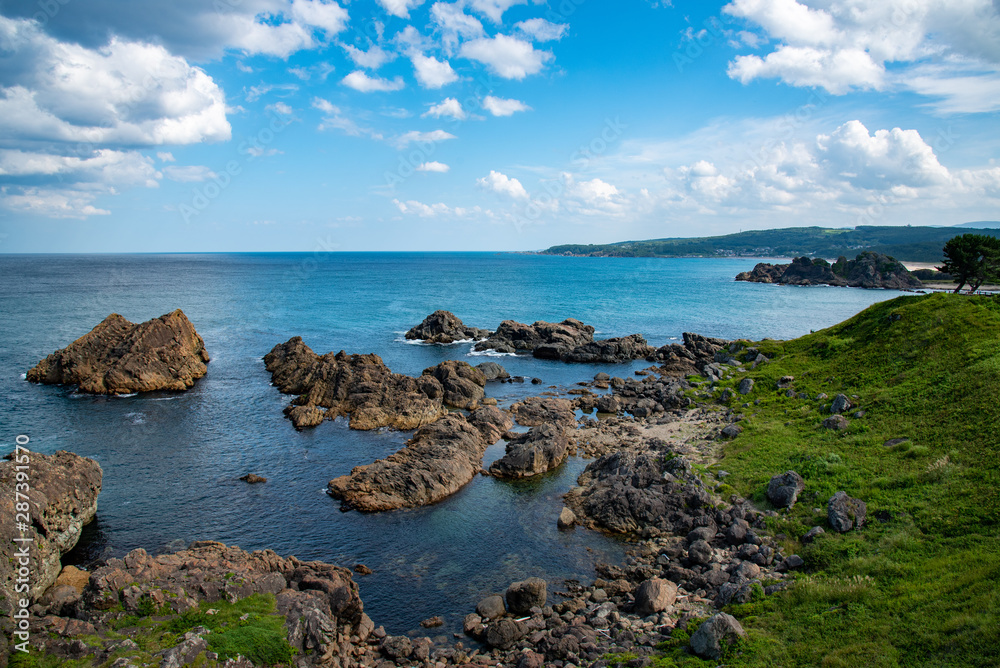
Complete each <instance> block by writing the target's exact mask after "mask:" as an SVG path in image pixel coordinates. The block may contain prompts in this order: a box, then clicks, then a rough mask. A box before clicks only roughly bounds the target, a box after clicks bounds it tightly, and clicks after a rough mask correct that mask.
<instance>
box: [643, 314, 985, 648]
mask: <svg viewBox="0 0 1000 668" xmlns="http://www.w3.org/2000/svg"><path fill="white" fill-rule="evenodd" d="M761 348H762V349H763V350H765V351H767V352H770V353H774V354H776V358H775V359H774V360H773V361H772V362H771V363H769V364H766V365H763V366H761V367H758V368H757V369H756V370H754V371H750V372H749V373H748V374H747V375H748V376H749V377H752V378H754V379H755V380H756V387H755V389H754V391H753V393H752V394H751V395H749V398H751V399H752V398H759V399H761V404H760V405H759V406H754V405H753V404H752V403H751V406H750V407H749V408H742V409H740V410H742V411H743V412H744V414H745V415H746V416H747V419H746V420H745V421H744V422H743V424H744V426H745V431H744V432H743V434H742V435H741V436H740V437H738V438H737V439H736V440H735V441H733V442H732V443H731V444H730V445H729V446H728V448H727V450H726V453H725V456H724V459H723V461H721V462H720V463H719V465H718V466H719V468H722V469H725V470H727V471H729V472H730V473H731V474H732V475H731V477H730V478H729V480H730V481H731V482H730V484H732V485H733V486H734V487H735V488H736V490H737V491H738V492H739V493H741V494H743V495H745V496H747V497H748V498H752V499H754V500H755V501H757V502H759V503H760V505H761V506H763V507H769V506H768V504H767V501H766V500H765V496H764V489H765V487H766V485H767V481H768V480H769V478H770V476H772V475H774V474H777V473H781V472H783V471H786V470H788V469H794V470H796V471H798V472H799V473H800V474H801V475H803V477H804V478H805V481H806V490H805V492H804V493H803V495H802V496H801V497H800V499H799V503H798V504H797V505H796V506H795V508H794V509H792V511H791V512H789V513H787V514H784V513H782V515H781V516H780V517H779V518H778V519H775V520H773V521H772V524H773V525H772V526H771V530H772V531H773V532H774V534H777V533H779V532H780V533H784V534H786V535H787V536H788V540H787V542H786V549H787V550H788V551H789V552H795V553H798V554H800V555H801V556H802V557H803V558H804V559H805V560H806V572H805V574H803V575H801V576H799V580H798V582H797V586H796V587H794V588H793V590H792V591H790V592H786V593H783V594H779V595H776V596H773V597H769V598H767V599H764V600H762V601H757V602H754V603H750V604H746V605H743V606H736V607H734V608H733V610H732V612H733V614H735V615H736V616H737V617H740V618H742V622H743V624H744V626H745V627H746V629H747V630H748V632H749V634H750V641H749V642H748V643H747V644H746V645H745V646H744V647H742V648H741V649H740V651H739V652H738V653H737V654H738V655H734V656H731V657H729V658H728V659H727V661H726V662H725V664H726V665H727V666H956V667H958V666H998V665H1000V494H998V487H1000V462H998V456H1000V433H998V427H1000V300H998V299H991V298H988V297H964V296H958V295H950V294H933V295H927V296H921V297H901V298H898V299H894V300H891V301H887V302H883V303H881V304H876V305H875V306H872V307H870V308H868V309H867V310H865V311H863V312H862V313H860V314H858V315H857V316H855V317H854V318H852V319H850V320H848V321H846V322H844V323H841V324H839V325H836V326H834V327H831V328H829V329H826V330H822V331H820V332H817V333H815V334H811V335H809V336H805V337H802V338H800V339H796V340H793V341H788V342H773V341H765V342H762V344H761ZM783 375H793V376H795V389H796V390H797V391H798V392H806V393H808V394H809V396H810V399H807V400H803V399H798V398H787V397H785V396H784V395H783V394H782V393H779V392H778V391H777V390H776V389H774V388H775V386H776V381H777V379H778V378H780V377H781V376H783ZM736 382H738V379H737V381H736ZM820 392H825V393H826V394H828V395H829V396H830V399H827V400H826V402H823V401H817V400H815V399H812V397H815V396H816V395H817V394H818V393H820ZM838 392H843V393H845V394H847V395H848V396H850V395H858V397H859V400H857V401H856V402H855V403H857V404H859V406H858V408H860V409H861V410H864V411H865V413H866V415H865V416H864V417H863V418H853V417H852V418H851V425H850V427H849V428H848V429H847V430H846V431H844V432H833V431H829V430H826V429H823V428H822V427H820V426H819V425H820V422H821V421H822V419H823V418H824V417H826V415H825V414H824V413H822V412H820V407H821V404H823V403H829V401H831V400H832V398H833V396H834V395H835V394H836V393H838ZM740 401H745V398H742V397H739V398H738V399H733V404H734V405H735V406H737V407H738V406H740V405H741V404H740V403H739V402H740ZM854 411H855V409H852V410H851V411H850V414H853V413H854ZM899 437H908V438H909V439H910V440H909V441H908V442H907V443H904V444H902V445H897V446H895V447H890V448H886V447H884V446H883V443H884V442H885V441H886V440H888V439H892V438H899ZM841 489H842V490H846V491H847V492H848V494H850V495H851V496H855V497H858V498H860V499H862V500H864V501H866V502H867V504H868V517H869V521H868V526H866V527H865V528H864V529H862V530H861V531H859V532H850V533H847V534H843V535H840V534H835V533H833V532H832V531H831V530H830V529H829V527H828V526H827V525H826V501H827V499H829V497H830V496H831V495H832V494H833V493H834V492H836V491H837V490H841ZM815 509H821V512H818V513H817V512H815ZM816 525H822V526H824V527H825V528H826V529H827V533H826V534H825V535H823V536H820V538H819V539H818V540H817V541H816V542H815V543H813V544H811V545H801V544H799V543H798V541H797V539H798V538H799V537H800V536H801V535H802V534H804V533H805V532H806V531H808V530H809V528H810V527H812V526H816ZM673 661H677V662H678V663H680V664H682V665H708V663H703V662H700V661H698V660H697V659H693V658H691V657H688V656H686V655H684V654H683V653H682V652H680V651H679V650H673V651H672V652H670V653H669V654H668V656H667V657H664V659H663V660H662V665H670V664H671V663H672V662H673ZM712 665H715V664H712Z"/></svg>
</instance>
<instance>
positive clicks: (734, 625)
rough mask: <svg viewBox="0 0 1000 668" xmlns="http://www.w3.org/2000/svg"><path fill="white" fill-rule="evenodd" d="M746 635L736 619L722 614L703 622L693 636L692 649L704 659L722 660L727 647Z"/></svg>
mask: <svg viewBox="0 0 1000 668" xmlns="http://www.w3.org/2000/svg"><path fill="white" fill-rule="evenodd" d="M746 635H747V632H746V631H744V630H743V626H741V625H740V623H739V622H738V621H736V618H735V617H733V616H732V615H727V614H726V613H724V612H720V613H718V614H716V615H713V616H712V617H710V618H709V619H708V620H707V621H705V622H703V623H702V625H701V626H699V627H698V630H697V631H695V632H694V633H693V634H692V635H691V649H692V651H694V653H695V654H697V655H698V656H700V657H702V658H705V659H713V660H717V659H720V658H722V655H723V654H724V653H725V650H726V648H727V647H729V646H731V645H733V644H734V643H736V642H737V641H739V640H740V639H741V638H746Z"/></svg>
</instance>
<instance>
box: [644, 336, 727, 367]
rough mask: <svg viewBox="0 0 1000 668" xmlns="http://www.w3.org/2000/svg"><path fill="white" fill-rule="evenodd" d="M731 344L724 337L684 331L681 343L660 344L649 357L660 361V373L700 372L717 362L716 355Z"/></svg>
mask: <svg viewBox="0 0 1000 668" xmlns="http://www.w3.org/2000/svg"><path fill="white" fill-rule="evenodd" d="M731 345H732V344H731V342H730V341H726V340H724V339H716V338H712V337H708V336H702V335H701V334H693V333H691V332H684V334H683V343H681V344H678V343H671V344H668V345H665V346H661V347H660V348H657V349H656V352H655V353H654V354H653V355H652V356H651V357H650V359H651V360H653V361H656V362H662V366H661V368H660V371H661V373H664V374H667V375H670V376H687V375H691V374H702V373H704V372H705V369H706V367H708V366H710V365H712V364H713V363H717V360H716V359H715V358H716V356H717V355H718V354H719V353H723V352H724V351H726V350H727V348H728V347H730V346H731Z"/></svg>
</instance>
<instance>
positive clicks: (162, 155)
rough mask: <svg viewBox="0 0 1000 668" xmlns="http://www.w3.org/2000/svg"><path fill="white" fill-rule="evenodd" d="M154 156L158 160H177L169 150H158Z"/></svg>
mask: <svg viewBox="0 0 1000 668" xmlns="http://www.w3.org/2000/svg"><path fill="white" fill-rule="evenodd" d="M156 157H157V158H159V159H160V162H177V158H175V157H174V154H173V153H171V152H169V151H160V152H159V153H157V154H156Z"/></svg>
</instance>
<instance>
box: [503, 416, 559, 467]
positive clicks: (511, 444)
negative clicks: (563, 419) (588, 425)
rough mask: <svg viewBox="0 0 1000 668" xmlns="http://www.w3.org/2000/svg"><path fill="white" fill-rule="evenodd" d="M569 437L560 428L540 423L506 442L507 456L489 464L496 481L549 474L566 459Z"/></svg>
mask: <svg viewBox="0 0 1000 668" xmlns="http://www.w3.org/2000/svg"><path fill="white" fill-rule="evenodd" d="M568 448H569V437H568V436H567V435H566V431H565V430H564V429H561V428H559V427H556V426H553V425H550V424H543V425H538V426H536V427H532V428H531V429H529V430H528V432H527V433H524V434H517V435H514V436H513V437H512V438H510V440H509V441H508V442H507V453H506V454H505V455H504V456H503V457H501V458H500V459H498V460H497V461H495V462H493V463H492V464H491V465H490V474H491V475H493V476H496V477H498V478H510V479H516V478H528V477H531V476H535V475H539V474H541V473H545V472H547V471H550V470H552V469H554V468H556V467H557V466H559V465H560V464H562V463H563V461H565V459H566V454H567V451H568Z"/></svg>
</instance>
